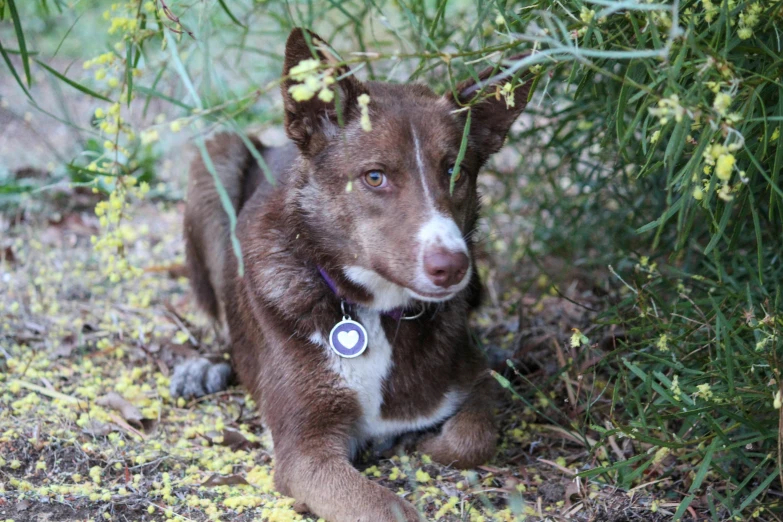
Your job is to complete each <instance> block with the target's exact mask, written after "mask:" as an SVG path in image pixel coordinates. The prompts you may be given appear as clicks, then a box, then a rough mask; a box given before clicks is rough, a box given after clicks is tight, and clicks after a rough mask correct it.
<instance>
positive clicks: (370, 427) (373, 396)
mask: <svg viewBox="0 0 783 522" xmlns="http://www.w3.org/2000/svg"><path fill="white" fill-rule="evenodd" d="M357 319H358V320H359V322H361V323H362V325H363V326H364V328H365V329H366V330H367V340H368V347H367V351H366V352H365V353H363V354H362V355H360V356H359V357H355V358H352V359H349V358H343V357H340V356H339V355H337V354H336V353H334V352H333V351H332V350H331V348H329V347H328V345H327V344H326V343H325V342H324V341H323V337H321V336H318V338H319V341H320V342H319V344H321V345H322V346H323V347H324V349H326V350H327V352H328V357H329V364H330V366H331V369H332V370H333V371H334V372H335V373H337V374H338V375H339V376H340V378H341V380H342V381H343V383H344V384H345V386H346V387H348V388H350V389H351V390H353V391H354V392H356V394H357V399H358V400H359V404H360V405H361V408H362V417H361V419H360V421H359V423H358V425H357V426H356V437H357V439H359V442H364V441H367V440H370V439H383V438H386V437H390V436H395V435H399V434H402V433H406V432H411V431H418V430H422V429H426V428H429V427H431V426H434V425H436V424H438V423H440V422H443V421H444V420H445V419H447V418H449V417H450V416H452V415H453V414H454V413H455V412H456V411H457V409H458V408H459V406H460V404H461V403H462V400H463V399H464V393H463V392H461V391H459V390H456V389H451V390H448V391H447V392H446V393H444V394H442V396H440V397H432V398H431V400H430V401H427V402H429V403H430V404H433V405H434V407H432V408H427V409H428V410H429V411H428V413H426V414H421V415H418V416H415V417H412V418H386V417H383V416H382V408H383V401H384V388H385V386H387V383H388V382H389V380H390V377H391V374H392V372H393V371H394V362H393V357H392V346H391V343H390V342H389V339H388V338H387V337H386V333H385V332H384V330H383V326H382V325H381V317H380V315H379V314H378V313H375V312H368V311H364V312H360V313H358V314H357ZM422 349H426V347H424V346H423V347H422ZM390 392H391V393H394V390H391V391H390Z"/></svg>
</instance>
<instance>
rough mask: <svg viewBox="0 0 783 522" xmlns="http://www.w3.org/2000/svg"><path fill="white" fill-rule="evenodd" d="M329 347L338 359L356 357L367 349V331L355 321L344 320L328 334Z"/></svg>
mask: <svg viewBox="0 0 783 522" xmlns="http://www.w3.org/2000/svg"><path fill="white" fill-rule="evenodd" d="M329 345H330V346H331V347H332V350H334V352H335V353H336V354H337V355H339V356H340V357H346V358H348V359H350V358H353V357H358V356H359V355H361V354H362V353H364V350H366V349H367V330H365V329H364V326H362V325H361V324H359V323H357V322H356V321H354V320H352V319H349V318H344V319H343V320H342V321H340V322H339V323H337V324H336V325H334V328H332V331H331V332H330V333H329Z"/></svg>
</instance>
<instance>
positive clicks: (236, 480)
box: [201, 473, 250, 487]
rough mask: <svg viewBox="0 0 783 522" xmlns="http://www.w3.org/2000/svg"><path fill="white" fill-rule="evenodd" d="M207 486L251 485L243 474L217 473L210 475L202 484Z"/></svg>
mask: <svg viewBox="0 0 783 522" xmlns="http://www.w3.org/2000/svg"><path fill="white" fill-rule="evenodd" d="M201 485H202V486H205V487H213V486H249V485H250V484H249V483H248V481H247V480H245V477H243V476H242V475H218V474H217V473H215V474H213V475H212V476H211V477H209V478H208V479H207V480H206V482H204V483H203V484H201Z"/></svg>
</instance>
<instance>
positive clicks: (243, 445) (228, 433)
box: [205, 428, 261, 451]
mask: <svg viewBox="0 0 783 522" xmlns="http://www.w3.org/2000/svg"><path fill="white" fill-rule="evenodd" d="M205 438H206V439H207V440H208V441H209V443H210V444H215V445H218V446H228V447H229V448H231V449H232V450H234V451H237V450H251V449H256V448H260V447H261V444H260V443H258V442H251V441H249V440H248V439H247V437H245V436H244V435H242V434H241V433H240V432H238V431H237V430H232V429H228V428H225V429H224V430H223V431H222V432H221V433H217V432H211V433H207V435H206V436H205Z"/></svg>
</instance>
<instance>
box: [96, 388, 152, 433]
mask: <svg viewBox="0 0 783 522" xmlns="http://www.w3.org/2000/svg"><path fill="white" fill-rule="evenodd" d="M95 403H96V404H97V405H98V406H104V407H106V408H111V409H113V410H116V411H118V412H119V413H120V415H122V418H123V419H125V420H126V421H127V422H128V424H130V425H132V426H134V427H135V428H140V429H144V423H143V421H144V416H143V415H142V414H141V412H140V411H139V409H138V408H137V407H136V406H134V405H133V404H131V403H130V402H128V401H126V400H125V399H124V398H123V397H122V396H121V395H120V394H119V393H116V392H109V393H107V394H106V395H104V396H103V397H98V399H96V401H95Z"/></svg>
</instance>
